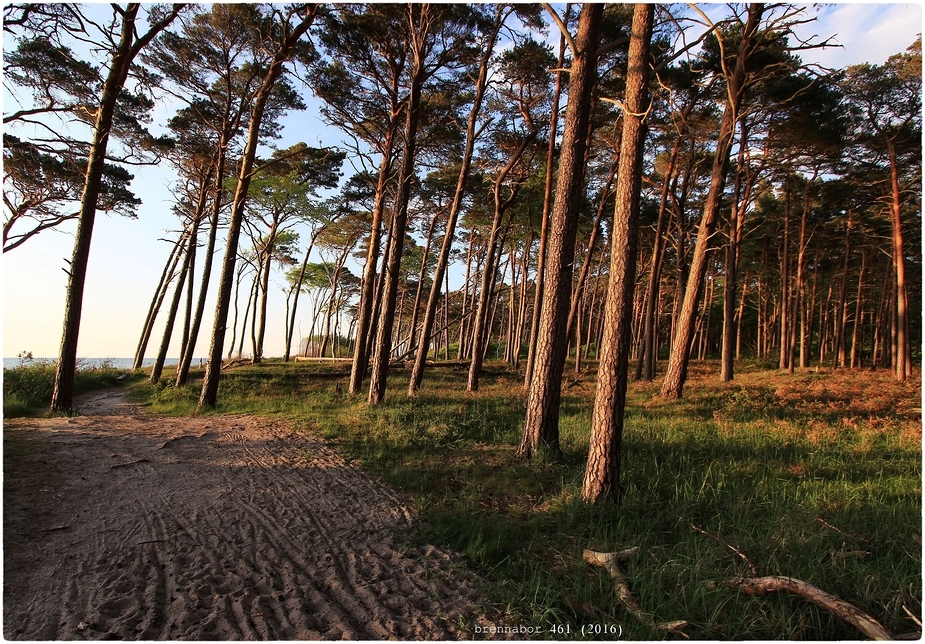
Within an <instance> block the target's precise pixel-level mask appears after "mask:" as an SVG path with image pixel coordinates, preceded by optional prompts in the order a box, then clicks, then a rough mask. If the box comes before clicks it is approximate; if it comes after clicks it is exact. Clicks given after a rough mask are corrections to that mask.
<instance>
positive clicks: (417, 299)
mask: <svg viewBox="0 0 925 644" xmlns="http://www.w3.org/2000/svg"><path fill="white" fill-rule="evenodd" d="M445 211H446V208H444V209H443V210H441V211H440V212H438V213H436V214H435V215H434V216H433V218H432V219H431V220H430V225H429V226H428V227H427V236H426V237H425V238H424V252H423V253H422V257H421V270H420V271H418V286H417V288H416V289H415V292H414V306H413V307H412V308H411V323H410V324H409V325H408V326H409V329H408V350H409V351H412V350H414V348H415V347H417V343H418V334H417V330H418V312H419V311H420V310H421V296H422V295H423V293H424V278H425V277H426V276H427V259H428V258H429V257H430V245H431V243H433V240H434V230H435V229H436V227H437V220H438V219H439V218H440V215H442V214H443V213H444V212H445ZM431 287H433V284H431Z"/></svg>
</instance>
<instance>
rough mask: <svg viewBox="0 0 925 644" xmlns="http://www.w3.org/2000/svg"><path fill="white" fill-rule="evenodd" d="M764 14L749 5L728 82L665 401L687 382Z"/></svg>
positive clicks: (758, 7) (664, 390)
mask: <svg viewBox="0 0 925 644" xmlns="http://www.w3.org/2000/svg"><path fill="white" fill-rule="evenodd" d="M763 12H764V5H761V4H757V3H756V4H750V5H748V20H747V23H746V25H745V29H744V30H743V33H742V37H741V39H740V43H739V50H738V55H737V56H736V63H735V70H734V71H733V73H732V75H731V76H730V77H729V78H728V79H727V85H728V90H727V91H728V96H727V99H726V106H725V108H724V110H723V117H722V120H721V122H720V130H719V140H718V141H717V146H716V151H715V153H714V159H713V169H712V171H711V175H710V189H709V192H708V193H707V199H706V203H705V204H704V209H703V218H702V219H701V221H700V228H699V229H698V231H697V243H696V245H695V246H694V255H693V257H692V259H691V269H690V277H689V278H688V280H687V287H686V288H685V290H684V303H683V304H682V306H681V312H680V315H679V318H678V332H677V336H676V338H675V341H674V342H673V343H672V346H671V355H670V356H669V358H668V368H667V371H666V373H665V380H664V382H663V384H662V390H661V395H662V396H664V397H666V398H680V397H681V393H682V391H683V388H684V382H685V381H686V380H687V365H688V360H689V359H690V348H691V341H692V339H693V332H694V324H695V322H696V312H697V301H698V300H699V298H700V291H701V290H702V286H703V279H704V276H705V275H706V270H707V252H708V250H709V248H710V237H711V236H712V234H713V228H714V225H715V223H716V218H717V215H718V213H719V207H720V204H721V202H722V196H723V189H724V187H725V185H726V174H727V173H728V170H729V153H730V150H731V148H732V138H733V134H734V131H735V124H736V122H737V121H738V111H739V105H740V103H741V100H742V95H743V93H744V89H745V80H746V77H747V63H748V58H749V55H750V54H751V52H752V49H753V48H754V46H755V41H756V38H757V32H758V28H759V25H760V23H761V16H762V14H763Z"/></svg>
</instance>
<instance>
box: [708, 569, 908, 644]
mask: <svg viewBox="0 0 925 644" xmlns="http://www.w3.org/2000/svg"><path fill="white" fill-rule="evenodd" d="M721 585H722V586H725V587H727V588H732V589H734V590H738V591H739V592H741V593H745V594H746V595H752V596H758V595H765V594H767V593H775V592H780V591H786V592H790V593H793V594H795V595H799V596H800V597H802V598H803V599H806V600H807V601H810V602H812V603H814V604H816V605H817V606H819V607H820V608H824V609H825V610H827V611H829V612H831V613H833V614H834V615H836V616H837V617H840V618H841V619H843V620H845V621H846V622H848V623H849V624H851V625H852V626H854V627H855V628H857V629H858V630H859V631H861V632H862V633H864V635H866V636H867V637H869V638H871V639H873V640H891V639H893V634H892V633H890V632H889V631H888V630H886V629H885V628H884V627H883V626H882V625H881V624H880V622H878V621H877V620H875V619H874V618H873V617H871V616H870V615H868V614H867V613H865V612H864V611H862V610H861V609H859V608H858V607H856V606H854V605H852V604H849V603H848V602H846V601H843V600H841V599H839V598H838V597H836V596H835V595H830V594H829V593H827V592H825V591H824V590H820V589H819V588H816V587H815V586H813V585H812V584H808V583H806V582H805V581H800V580H799V579H794V578H793V577H780V576H770V577H753V578H751V579H745V578H743V577H733V578H732V579H727V580H725V581H724V582H722V584H721Z"/></svg>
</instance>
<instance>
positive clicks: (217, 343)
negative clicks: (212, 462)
mask: <svg viewBox="0 0 925 644" xmlns="http://www.w3.org/2000/svg"><path fill="white" fill-rule="evenodd" d="M305 11H306V15H305V16H304V17H303V18H302V20H301V22H299V23H298V24H297V25H296V26H295V27H294V28H293V29H292V30H291V31H289V32H288V33H287V34H286V36H285V38H284V40H283V42H281V43H280V44H279V49H278V50H277V51H276V54H275V55H274V56H273V59H272V61H271V62H270V64H269V68H268V69H267V73H266V75H265V76H264V78H263V81H262V83H261V85H260V89H259V90H258V91H257V94H256V96H255V98H254V106H253V108H252V109H251V115H250V125H249V127H248V132H247V143H246V144H245V146H244V152H243V155H242V159H241V167H240V171H239V172H238V184H237V187H236V189H235V194H234V201H233V203H232V208H231V218H230V220H229V223H228V241H227V242H226V246H225V256H224V259H223V261H222V274H221V277H220V278H219V284H218V294H217V303H216V307H215V322H214V324H213V325H212V342H211V346H210V348H209V358H208V362H207V363H206V373H205V377H204V378H203V382H202V391H201V393H200V395H199V404H198V408H200V409H201V408H203V407H215V405H216V403H217V402H218V381H219V376H220V375H221V369H222V349H223V347H224V344H225V331H226V324H227V321H228V309H229V304H230V300H231V289H232V286H233V282H234V265H235V261H236V259H237V255H238V239H239V238H240V235H241V223H242V221H243V219H244V203H245V200H246V199H247V191H248V189H249V188H250V183H251V177H252V172H251V171H252V170H253V167H254V159H255V158H256V155H257V146H258V144H259V142H260V127H261V125H262V123H263V115H264V111H265V110H266V106H267V102H268V101H269V99H270V96H271V94H272V91H273V86H274V85H275V84H276V81H277V79H278V78H279V77H280V75H281V74H282V72H283V65H284V64H285V63H286V62H287V61H288V60H289V58H290V57H291V55H292V50H293V47H294V46H295V45H296V43H297V42H298V40H299V39H300V38H301V37H302V36H303V35H304V34H305V33H306V32H307V31H308V29H309V27H311V25H312V23H313V22H314V20H315V12H316V11H317V5H313V4H312V5H306V6H305Z"/></svg>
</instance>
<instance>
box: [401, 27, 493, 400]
mask: <svg viewBox="0 0 925 644" xmlns="http://www.w3.org/2000/svg"><path fill="white" fill-rule="evenodd" d="M503 23H504V20H503V18H502V16H501V14H500V13H499V14H498V15H497V17H496V23H495V27H496V29H495V30H494V31H493V32H492V34H491V37H490V38H489V40H488V42H487V43H486V45H485V49H484V50H483V52H482V57H481V59H480V60H479V76H478V80H476V83H475V95H474V96H473V99H472V107H471V108H470V110H469V120H468V121H467V122H466V148H465V151H464V152H463V157H462V163H461V164H460V166H459V175H458V176H457V178H456V191H455V192H454V193H453V202H452V204H451V205H450V213H449V215H448V216H447V222H446V232H445V233H444V235H443V244H442V245H441V246H440V255H439V257H438V258H437V267H436V268H435V269H434V279H433V282H432V283H431V287H430V295H428V297H427V308H426V309H425V310H424V320H423V323H422V326H421V339H420V343H419V345H418V348H417V353H416V354H415V356H414V366H413V367H412V368H411V379H410V381H409V382H408V395H409V396H413V395H414V394H415V393H416V392H417V391H418V390H419V389H420V388H421V383H422V382H423V380H424V368H425V366H426V364H427V353H428V351H429V350H430V334H431V331H432V330H433V326H434V319H435V317H436V314H437V303H438V301H439V300H440V285H441V283H442V282H443V279H444V275H446V274H447V270H446V268H447V266H448V265H449V261H450V250H451V249H452V246H453V236H454V234H455V233H456V222H457V221H458V219H459V213H460V211H461V210H462V205H463V198H464V197H465V192H466V184H467V183H468V181H469V168H470V167H471V166H472V155H473V152H474V151H475V141H476V139H477V138H478V136H479V134H480V133H481V131H482V130H481V129H478V130H477V129H476V123H477V122H478V118H479V114H480V113H481V111H482V100H483V98H484V96H485V88H486V87H487V86H488V70H489V64H490V62H491V55H492V52H493V51H494V48H495V43H496V42H497V38H498V34H499V33H500V30H501V26H502V25H503Z"/></svg>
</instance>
